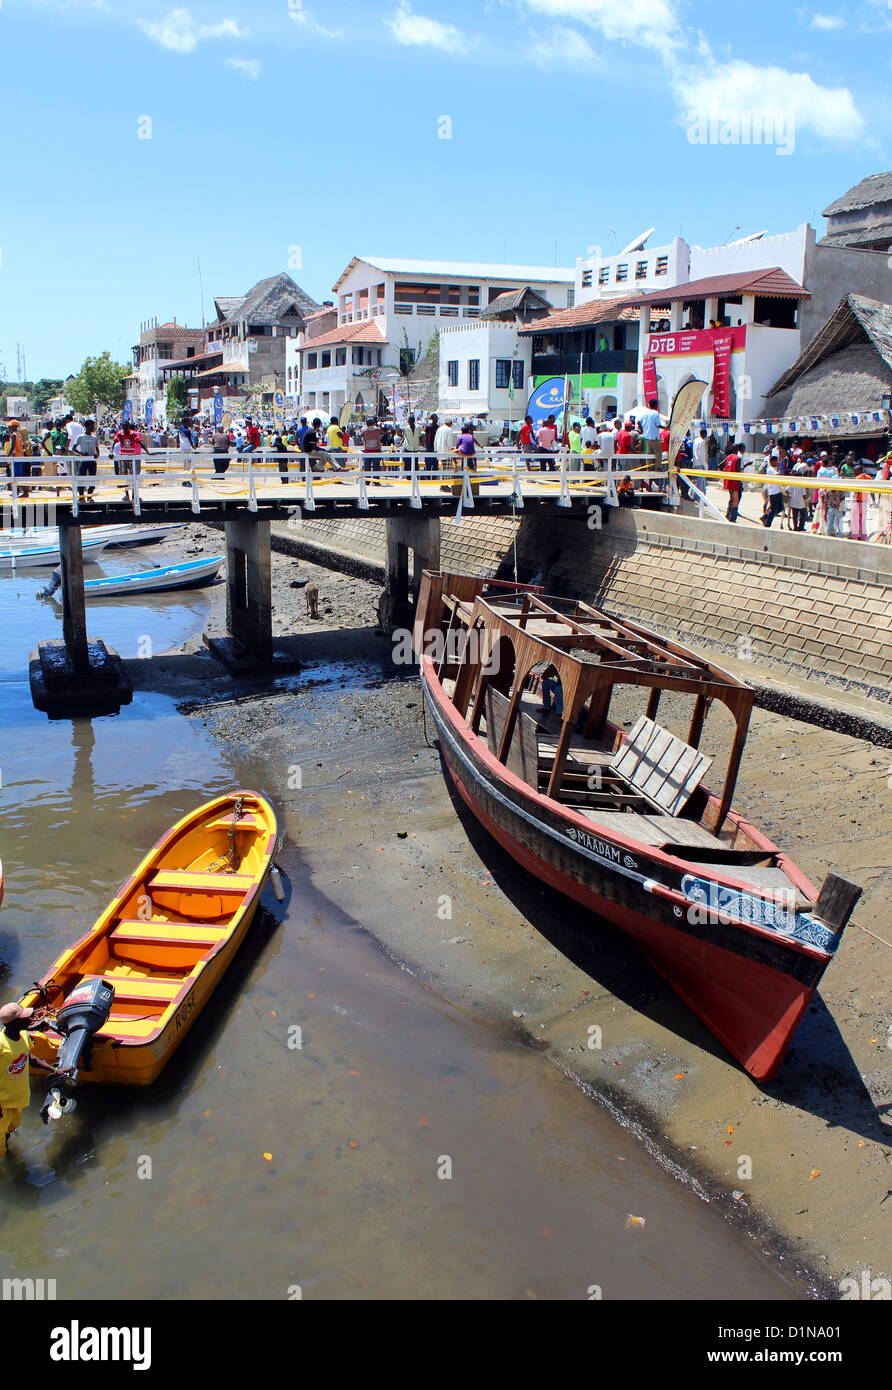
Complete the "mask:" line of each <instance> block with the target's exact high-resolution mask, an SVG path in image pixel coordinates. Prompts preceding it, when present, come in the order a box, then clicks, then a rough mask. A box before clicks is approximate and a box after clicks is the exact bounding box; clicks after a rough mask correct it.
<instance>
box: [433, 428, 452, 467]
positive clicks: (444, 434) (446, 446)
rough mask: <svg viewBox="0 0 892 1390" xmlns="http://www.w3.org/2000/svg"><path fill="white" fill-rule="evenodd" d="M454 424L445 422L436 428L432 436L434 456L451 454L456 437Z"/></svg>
mask: <svg viewBox="0 0 892 1390" xmlns="http://www.w3.org/2000/svg"><path fill="white" fill-rule="evenodd" d="M454 424H455V421H454V420H447V421H446V422H445V423H444V424H442V425H440V427H439V428H438V430H437V433H436V434H435V435H434V453H435V454H437V455H439V454H451V453H452V450H453V449H454V448H455V445H456V440H457V436H456V433H455V430H454V428H453V426H454ZM447 463H448V460H447Z"/></svg>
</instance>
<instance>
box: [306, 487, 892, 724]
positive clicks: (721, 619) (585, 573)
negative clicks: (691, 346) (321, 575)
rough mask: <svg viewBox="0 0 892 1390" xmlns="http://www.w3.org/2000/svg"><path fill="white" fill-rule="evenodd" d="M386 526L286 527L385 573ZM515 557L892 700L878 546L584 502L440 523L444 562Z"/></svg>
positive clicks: (667, 625) (526, 571) (523, 564)
mask: <svg viewBox="0 0 892 1390" xmlns="http://www.w3.org/2000/svg"><path fill="white" fill-rule="evenodd" d="M385 525H386V522H385V521H383V520H379V519H377V518H375V519H372V518H369V519H360V518H356V519H351V520H345V521H334V520H328V519H326V520H319V521H308V522H304V523H303V524H302V526H301V527H300V528H298V530H297V531H296V532H295V533H294V534H295V535H296V536H297V537H299V538H300V541H299V544H300V545H301V546H302V545H304V544H307V543H311V544H312V547H313V549H314V550H316V552H317V556H316V558H318V554H319V553H320V552H321V551H325V550H329V552H330V553H331V552H332V551H333V552H334V553H331V562H332V563H334V564H336V565H338V567H340V562H339V554H342V555H345V556H350V555H356V556H357V557H361V558H362V559H363V560H364V561H366V562H368V563H369V564H370V565H374V566H378V565H380V566H381V569H382V571H383V563H384V527H385ZM515 542H516V557H515ZM307 558H313V556H312V555H311V554H310V553H309V552H307ZM515 558H516V573H517V577H518V579H520V580H521V581H522V582H524V581H525V582H529V581H531V580H533V579H535V580H537V582H543V583H544V584H545V585H546V587H547V589H548V590H550V591H551V592H553V593H559V594H566V595H573V596H575V597H578V598H582V599H585V600H586V601H587V602H590V603H594V604H595V605H597V606H600V607H604V608H607V609H609V610H611V611H615V612H616V613H617V614H619V615H622V614H627V615H628V616H629V617H633V618H637V619H639V620H640V621H642V622H647V623H652V624H653V625H654V626H656V627H658V628H660V629H661V630H662V631H664V632H674V633H677V634H678V635H679V636H680V637H682V638H683V639H684V638H687V639H689V640H693V641H696V640H701V641H705V642H709V643H714V644H716V645H717V646H719V647H725V648H727V649H729V650H731V651H736V652H737V653H738V654H741V653H743V654H746V653H752V655H753V656H754V657H755V658H760V657H762V658H766V657H767V658H769V659H770V660H772V661H780V662H783V663H785V664H786V665H788V666H789V667H791V668H792V669H795V670H800V671H804V672H805V673H807V674H811V675H815V676H820V677H821V678H822V679H823V678H827V677H830V678H831V679H832V680H834V681H838V682H845V683H846V684H848V683H854V684H855V685H857V686H859V687H861V688H863V689H865V690H868V691H870V693H871V694H873V695H874V697H878V698H880V699H884V700H888V699H889V698H890V685H892V550H890V549H887V548H886V547H882V546H876V545H866V544H862V543H860V542H858V541H837V540H830V539H828V538H826V537H819V536H811V535H797V534H795V533H793V532H787V531H774V530H772V531H768V532H766V531H763V530H761V529H759V528H757V527H751V526H748V527H743V526H738V527H735V528H732V527H730V526H727V525H724V524H723V523H721V522H705V521H704V522H701V521H698V520H696V519H694V518H691V517H683V516H669V515H663V514H660V513H655V512H622V513H618V512H613V513H612V514H611V517H610V524H609V525H608V526H606V527H605V528H604V529H603V530H600V531H597V530H595V531H593V530H590V529H589V526H588V519H587V517H585V516H584V515H582V514H575V515H574V514H569V513H568V514H567V516H566V517H556V516H555V515H554V513H548V514H545V513H541V512H538V511H533V510H532V509H531V510H529V511H528V512H527V513H526V515H525V516H524V517H523V519H522V520H521V521H520V522H519V523H517V522H515V520H514V519H513V518H511V517H486V516H484V515H477V516H473V517H465V518H464V519H463V520H462V522H461V523H460V524H459V525H456V523H455V522H454V521H444V522H443V530H442V542H441V565H442V568H443V569H447V570H463V571H466V572H469V573H474V574H486V575H491V576H496V575H498V576H499V577H501V578H511V577H513V576H514V574H515Z"/></svg>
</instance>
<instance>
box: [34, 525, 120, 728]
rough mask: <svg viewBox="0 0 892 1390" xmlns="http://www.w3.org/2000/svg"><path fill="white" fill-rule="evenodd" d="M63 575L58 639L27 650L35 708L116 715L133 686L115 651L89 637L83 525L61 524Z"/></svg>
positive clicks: (56, 714) (63, 714)
mask: <svg viewBox="0 0 892 1390" xmlns="http://www.w3.org/2000/svg"><path fill="white" fill-rule="evenodd" d="M59 553H60V556H61V574H62V641H61V642H40V643H39V644H38V647H37V651H35V652H32V653H31V660H30V664H29V679H30V683H31V698H32V699H33V701H34V707H35V709H38V710H41V711H42V712H43V713H44V714H48V715H49V717H50V718H51V719H72V718H75V717H78V716H81V717H83V716H87V717H89V716H92V715H100V714H117V713H118V711H119V710H120V708H121V706H122V705H129V704H130V701H131V700H132V699H133V686H132V684H131V682H130V679H129V677H128V676H127V675H126V674H125V672H124V667H123V664H122V662H121V658H120V657H119V656H118V653H117V652H116V651H115V650H114V649H113V648H112V647H107V646H106V644H105V643H104V642H98V641H97V642H90V641H89V640H88V637H87V605H86V598H85V594H84V555H83V546H82V543H81V528H80V526H78V525H77V524H75V523H72V522H67V523H65V524H63V525H61V526H60V527H59Z"/></svg>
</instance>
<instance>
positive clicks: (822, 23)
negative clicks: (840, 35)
mask: <svg viewBox="0 0 892 1390" xmlns="http://www.w3.org/2000/svg"><path fill="white" fill-rule="evenodd" d="M811 27H812V29H828V30H832V29H844V28H845V27H846V22H845V20H844V19H843V17H842V15H840V14H816V15H812V20H811Z"/></svg>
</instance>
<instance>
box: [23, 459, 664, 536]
mask: <svg viewBox="0 0 892 1390" xmlns="http://www.w3.org/2000/svg"><path fill="white" fill-rule="evenodd" d="M216 457H217V458H218V459H223V458H225V459H226V461H227V468H226V471H225V472H222V473H218V472H217V471H216V469H215V468H214V458H215V455H214V454H213V453H212V451H206V452H205V451H200V450H196V451H195V452H194V453H192V454H187V453H181V452H180V451H179V450H173V449H170V450H157V451H154V452H151V453H147V454H142V455H139V456H138V457H137V458H136V459H135V462H136V464H137V466H138V471H137V472H136V473H135V474H134V472H133V471H132V469H130V468H128V469H127V471H126V472H120V473H113V472H111V469H110V461H107V460H105V459H103V460H101V461H100V464H99V472H98V474H77V473H72V472H70V471H69V472H66V473H63V474H57V475H55V476H52V477H44V476H43V475H40V476H38V477H33V478H24V477H11V478H8V479H6V480H5V483H4V480H3V479H0V505H3V506H7V507H8V506H9V505H10V503H11V505H12V513H13V525H14V526H18V525H20V521H19V520H17V519H16V518H17V517H18V515H19V513H20V511H21V508H22V507H23V506H25V505H27V504H29V503H32V504H33V503H34V502H35V501H38V502H39V503H41V504H43V503H45V500H46V498H45V495H46V493H50V494H52V495H53V496H54V500H55V502H56V504H57V505H59V504H63V505H66V506H67V505H70V506H71V510H72V513H73V515H75V516H77V515H78V513H79V509H80V507H81V505H82V504H83V503H84V501H85V500H86V499H85V498H84V493H85V492H86V491H87V490H88V489H89V490H91V491H95V492H96V493H101V494H103V495H102V497H100V498H97V501H101V502H102V503H103V504H113V505H114V504H118V503H120V504H122V505H123V506H125V507H127V508H129V507H130V506H131V505H132V507H133V510H134V512H135V513H136V515H137V516H139V515H141V510H142V505H143V504H144V503H149V502H155V503H166V504H168V505H169V504H170V503H171V502H177V501H179V500H181V498H182V492H181V491H180V489H185V488H186V487H188V489H189V502H190V505H191V509H192V511H193V512H195V513H196V514H197V513H199V512H200V511H201V504H202V501H204V502H205V503H206V504H208V505H212V504H216V503H218V502H221V501H226V500H231V501H235V502H240V501H244V502H245V503H246V504H247V506H248V509H249V510H250V511H256V510H257V503H258V498H261V499H262V496H263V493H264V491H266V492H270V491H275V492H276V493H277V494H281V490H282V488H283V486H285V485H287V486H291V485H292V484H296V487H295V501H297V500H298V498H299V496H300V489H301V487H302V488H303V497H302V499H301V500H300V505H301V506H302V507H303V509H304V510H305V511H313V510H314V509H315V502H314V496H313V494H314V488H318V487H326V486H332V485H338V484H341V485H351V484H352V485H354V486H356V487H357V488H358V490H359V504H358V505H359V507H360V509H363V510H364V509H366V508H367V507H368V493H367V489H368V487H369V486H375V485H382V484H390V483H401V482H402V483H409V484H410V505H411V506H412V507H420V506H422V505H423V493H422V488H424V489H425V492H426V493H427V495H428V496H429V497H430V498H431V499H432V498H433V496H434V495H436V493H437V491H438V490H439V489H442V488H443V486H444V485H446V484H448V485H449V487H450V490H452V489H453V487H454V486H455V485H456V484H461V495H462V502H463V505H464V506H465V507H467V508H468V509H472V508H473V506H474V497H475V496H478V495H481V489H483V488H498V487H500V486H501V488H502V496H504V494H505V492H506V491H510V495H512V496H513V498H514V500H515V503H516V505H517V506H518V507H519V508H522V507H523V505H524V502H523V495H524V494H523V488H524V485H526V487H527V489H528V491H529V490H530V489H533V490H534V491H535V493H536V495H541V494H542V493H543V492H544V493H545V494H546V495H547V494H550V493H555V494H559V496H558V503H559V505H560V506H565V507H570V506H572V498H573V495H574V494H577V495H578V494H585V495H589V494H594V493H595V491H596V488H597V490H598V491H600V492H603V491H604V489H605V488H606V492H607V500H608V501H609V502H610V503H612V504H613V505H618V498H617V492H616V483H617V480H618V479H619V478H620V477H621V476H622V475H624V474H626V473H629V474H631V475H632V476H633V478H634V479H635V481H636V482H641V483H649V482H651V481H654V482H657V483H658V484H659V485H662V484H665V482H666V479H667V477H668V474H667V470H666V469H648V468H647V466H646V465H647V462H648V459H649V456H648V455H646V454H634V455H633V454H627V455H624V456H621V457H620V459H618V460H617V459H612V460H602V459H600V458H599V457H598V456H596V455H578V454H571V453H570V452H569V451H566V450H564V451H561V452H555V453H539V454H525V453H520V452H518V451H517V450H512V449H505V450H501V451H500V450H499V449H497V448H485V449H484V448H481V451H480V453H479V454H477V455H476V456H472V458H470V459H468V458H465V457H464V456H462V455H460V454H458V453H457V452H454V453H453V452H450V453H440V454H434V453H431V454H428V453H415V454H412V453H405V452H403V451H401V450H398V449H397V450H390V451H388V450H387V449H383V448H382V449H381V450H379V451H377V452H375V453H368V454H366V453H363V452H360V451H359V450H357V449H350V450H349V451H347V452H343V451H335V450H328V451H323V452H320V453H314V454H302V453H298V452H295V451H288V452H286V453H274V452H273V451H272V450H269V449H260V450H256V451H255V452H253V453H247V452H246V453H241V454H238V453H236V454H228V455H222V454H219V455H216ZM59 461H60V462H65V463H67V464H69V465H70V464H71V463H73V462H75V460H73V459H71V458H64V459H60V460H59ZM129 462H130V459H129V458H128V460H127V463H129ZM117 464H118V467H119V468H123V467H124V465H123V464H122V463H121V462H120V460H118V461H117ZM642 465H643V466H642ZM286 480H287V483H286ZM110 492H111V493H116V494H119V495H114V496H109V495H108V494H109V493H110ZM131 495H132V504H131V502H130V501H129V500H128V498H129V496H131ZM342 495H343V494H342ZM483 495H485V494H483ZM490 495H491V496H498V495H499V494H498V493H491V494H490ZM277 500H285V499H283V498H281V496H280V495H279V496H278V497H277ZM326 500H327V501H329V500H337V495H336V494H333V495H331V496H327V497H326ZM344 500H345V501H346V500H347V498H346V495H344Z"/></svg>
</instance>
